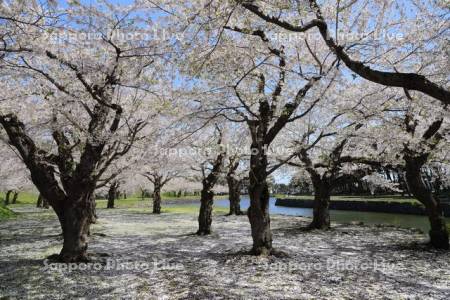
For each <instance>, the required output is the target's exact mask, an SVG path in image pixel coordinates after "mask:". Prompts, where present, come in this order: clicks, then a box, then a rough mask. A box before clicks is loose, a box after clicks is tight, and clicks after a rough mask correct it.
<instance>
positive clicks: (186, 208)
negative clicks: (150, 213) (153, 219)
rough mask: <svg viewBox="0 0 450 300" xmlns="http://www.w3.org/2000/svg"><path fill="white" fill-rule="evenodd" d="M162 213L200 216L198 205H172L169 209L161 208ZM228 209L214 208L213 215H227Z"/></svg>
mask: <svg viewBox="0 0 450 300" xmlns="http://www.w3.org/2000/svg"><path fill="white" fill-rule="evenodd" d="M161 212H162V213H171V214H198V213H199V207H198V206H196V205H171V206H168V207H162V208H161ZM227 212H228V208H226V207H215V206H214V207H213V213H215V214H221V213H227Z"/></svg>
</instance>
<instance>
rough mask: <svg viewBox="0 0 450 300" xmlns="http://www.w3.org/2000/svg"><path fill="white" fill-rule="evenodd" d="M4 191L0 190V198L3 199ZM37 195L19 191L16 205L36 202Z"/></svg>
mask: <svg viewBox="0 0 450 300" xmlns="http://www.w3.org/2000/svg"><path fill="white" fill-rule="evenodd" d="M5 197H6V193H4V192H0V199H5ZM37 198H38V195H37V194H36V193H32V192H20V193H19V196H18V197H17V202H16V205H18V204H19V205H20V204H36V201H37Z"/></svg>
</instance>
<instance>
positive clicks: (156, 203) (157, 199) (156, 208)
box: [153, 179, 161, 214]
mask: <svg viewBox="0 0 450 300" xmlns="http://www.w3.org/2000/svg"><path fill="white" fill-rule="evenodd" d="M153 186H154V190H153V213H154V214H160V213H161V180H160V179H156V180H155V182H154V183H153Z"/></svg>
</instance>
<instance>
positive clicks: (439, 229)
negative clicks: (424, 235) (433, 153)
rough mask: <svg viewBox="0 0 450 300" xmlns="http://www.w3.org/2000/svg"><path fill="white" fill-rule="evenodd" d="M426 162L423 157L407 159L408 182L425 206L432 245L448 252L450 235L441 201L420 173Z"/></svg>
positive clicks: (416, 196)
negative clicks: (426, 184)
mask: <svg viewBox="0 0 450 300" xmlns="http://www.w3.org/2000/svg"><path fill="white" fill-rule="evenodd" d="M425 161H426V159H424V158H422V157H405V162H406V174H405V175H406V176H405V177H406V181H407V183H408V186H409V189H410V191H411V193H412V194H413V195H414V197H415V198H416V199H417V200H419V201H420V202H421V203H422V204H423V205H424V206H425V209H426V212H427V215H428V219H429V221H430V227H431V229H430V231H429V235H430V244H431V245H432V246H433V247H434V248H437V249H446V250H448V249H449V248H450V246H449V235H448V230H447V225H446V222H445V217H444V212H443V210H442V207H441V203H440V200H439V199H438V198H437V197H435V196H434V195H433V192H432V191H431V190H430V189H428V188H427V187H426V186H425V183H424V182H423V180H422V176H421V173H420V169H421V167H422V166H423V164H424V163H425Z"/></svg>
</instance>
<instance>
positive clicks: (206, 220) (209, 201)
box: [197, 187, 214, 235]
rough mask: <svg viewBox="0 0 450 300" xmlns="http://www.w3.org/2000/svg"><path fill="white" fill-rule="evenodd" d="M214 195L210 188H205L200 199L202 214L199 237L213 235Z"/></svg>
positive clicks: (199, 218) (199, 219)
mask: <svg viewBox="0 0 450 300" xmlns="http://www.w3.org/2000/svg"><path fill="white" fill-rule="evenodd" d="M213 198H214V193H213V192H212V191H211V190H210V188H209V187H204V188H203V190H202V192H201V198H200V214H199V216H198V231H197V234H198V235H208V234H211V223H212V210H213V201H214V200H213Z"/></svg>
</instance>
